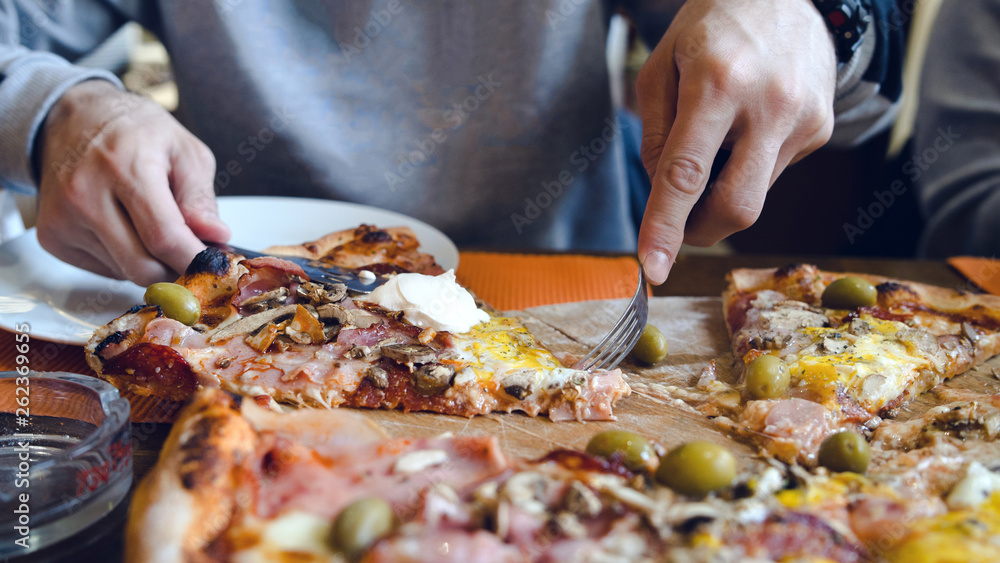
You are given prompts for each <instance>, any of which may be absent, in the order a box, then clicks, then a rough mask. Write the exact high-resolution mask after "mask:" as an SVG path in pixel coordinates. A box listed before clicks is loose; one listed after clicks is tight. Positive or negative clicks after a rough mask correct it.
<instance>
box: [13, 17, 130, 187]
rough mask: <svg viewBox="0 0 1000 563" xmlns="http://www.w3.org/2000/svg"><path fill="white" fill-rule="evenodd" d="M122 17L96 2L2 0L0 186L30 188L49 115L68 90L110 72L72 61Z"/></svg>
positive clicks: (108, 77)
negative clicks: (37, 142) (34, 154)
mask: <svg viewBox="0 0 1000 563" xmlns="http://www.w3.org/2000/svg"><path fill="white" fill-rule="evenodd" d="M122 21H123V18H122V17H121V16H120V15H118V14H117V13H115V11H114V10H112V9H111V8H109V7H108V6H106V5H104V4H101V3H98V2H87V1H84V2H80V1H72V0H65V1H60V2H31V1H17V0H0V184H2V186H3V187H5V188H9V189H13V190H17V191H25V192H31V191H33V190H34V186H35V185H36V183H37V180H38V178H36V171H35V170H34V169H33V166H32V150H33V148H34V144H35V140H36V138H37V137H38V132H39V129H40V127H41V124H42V122H43V121H44V120H45V116H46V115H47V114H48V112H49V110H50V109H51V108H52V106H53V105H54V104H55V103H56V101H57V100H58V99H59V97H60V96H62V95H63V93H64V92H66V90H67V89H69V88H70V87H72V86H73V85H75V84H78V83H80V82H82V81H84V80H90V79H103V80H107V81H110V82H112V83H114V84H116V85H118V86H119V87H121V84H120V82H119V81H118V79H117V78H115V76H114V75H113V74H111V73H109V72H106V71H103V70H97V69H88V68H82V67H78V66H74V65H72V64H70V62H69V61H68V60H67V58H69V59H70V60H73V59H75V58H77V57H79V56H81V55H83V54H85V53H86V52H88V51H89V50H91V49H92V48H94V47H95V46H96V45H97V44H99V43H100V42H101V41H103V40H104V39H105V38H106V37H107V36H108V35H110V34H111V33H112V32H113V31H114V30H115V29H117V28H118V26H119V25H120V24H121V23H122Z"/></svg>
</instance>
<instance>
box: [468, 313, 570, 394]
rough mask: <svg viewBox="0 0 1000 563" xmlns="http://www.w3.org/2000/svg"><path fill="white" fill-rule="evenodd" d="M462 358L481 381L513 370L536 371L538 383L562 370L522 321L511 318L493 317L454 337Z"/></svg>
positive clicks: (550, 353)
mask: <svg viewBox="0 0 1000 563" xmlns="http://www.w3.org/2000/svg"><path fill="white" fill-rule="evenodd" d="M452 338H453V339H454V341H455V345H456V348H458V351H459V358H460V359H461V360H462V361H464V362H466V363H467V365H468V366H469V367H470V368H471V369H472V370H473V371H474V372H475V375H476V378H477V379H478V380H479V381H482V382H486V381H489V380H491V379H493V375H494V374H503V373H507V372H510V371H513V370H534V371H537V372H538V373H537V374H536V376H537V377H536V382H538V383H542V380H543V379H544V378H546V373H547V372H550V371H551V370H554V369H556V368H559V367H561V364H560V363H559V360H558V359H556V357H555V356H554V355H552V352H549V351H548V350H546V349H545V348H543V347H542V346H541V345H540V344H539V343H538V342H537V341H536V340H535V337H534V336H532V335H531V333H530V332H528V329H526V328H525V327H524V326H523V325H522V324H521V323H520V321H518V320H517V319H514V318H510V317H490V320H488V321H486V322H484V323H480V324H479V325H476V326H475V327H474V328H473V329H472V330H471V331H469V332H467V333H464V334H453V335H452Z"/></svg>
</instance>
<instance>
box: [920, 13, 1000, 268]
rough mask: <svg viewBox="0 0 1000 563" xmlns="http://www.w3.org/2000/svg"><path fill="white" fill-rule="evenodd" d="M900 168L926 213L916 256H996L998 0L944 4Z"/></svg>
mask: <svg viewBox="0 0 1000 563" xmlns="http://www.w3.org/2000/svg"><path fill="white" fill-rule="evenodd" d="M930 44H931V45H932V46H933V48H931V49H928V51H927V60H926V63H925V67H924V72H923V74H922V78H921V80H922V82H923V84H922V85H921V91H920V109H919V111H918V115H917V123H916V129H915V135H914V139H913V153H912V154H911V156H910V158H909V159H908V160H907V161H906V162H905V163H904V164H903V166H902V171H903V173H905V174H906V175H907V176H908V177H909V179H910V180H912V181H914V182H915V185H916V187H917V189H918V192H917V194H918V196H919V198H920V202H921V204H922V206H923V210H924V215H925V218H926V221H927V222H926V226H925V231H924V236H923V237H922V239H921V242H920V248H919V250H920V252H921V254H922V255H924V256H932V257H944V256H951V255H956V254H978V255H983V256H997V255H998V254H1000V0H964V1H962V2H945V3H944V4H943V6H942V7H941V12H940V15H939V16H938V19H937V22H936V24H935V28H934V32H933V35H932V36H931V38H930Z"/></svg>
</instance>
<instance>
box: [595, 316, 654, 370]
mask: <svg viewBox="0 0 1000 563" xmlns="http://www.w3.org/2000/svg"><path fill="white" fill-rule="evenodd" d="M626 315H628V317H627V318H625V317H623V318H622V320H623V321H625V322H621V323H619V325H618V326H617V327H616V328H614V329H612V332H611V333H610V334H609V336H614V338H611V339H610V341H609V342H608V343H607V345H606V346H604V347H600V346H599V347H598V348H596V349H595V351H597V350H600V352H599V353H598V354H597V355H595V356H594V357H593V358H591V359H590V362H588V367H587V368H586V369H607V368H606V366H608V365H611V364H614V365H617V364H618V362H619V361H621V356H624V354H620V352H621V350H622V348H627V349H626V350H625V353H626V354H627V353H628V350H630V349H631V348H630V347H629V346H628V344H630V343H631V340H632V337H633V336H634V335H635V334H637V333H638V332H641V331H642V328H641V326H640V325H639V323H638V322H637V321H638V319H637V317H636V316H635V312H634V311H631V312H630V311H626ZM616 356H619V357H618V358H617V359H614V360H613V361H612V360H610V359H611V358H615V357H616Z"/></svg>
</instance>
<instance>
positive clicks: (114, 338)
mask: <svg viewBox="0 0 1000 563" xmlns="http://www.w3.org/2000/svg"><path fill="white" fill-rule="evenodd" d="M133 309H135V307H133ZM129 332H130V331H127V330H119V331H116V332H112V333H111V334H109V335H108V336H107V337H106V338H105V339H104V340H102V341H101V342H100V344H98V345H97V346H96V347H95V348H94V355H95V356H97V357H101V352H103V351H104V349H105V348H107V347H108V346H110V345H112V344H121V343H122V341H123V340H125V339H126V338H128V333H129Z"/></svg>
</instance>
